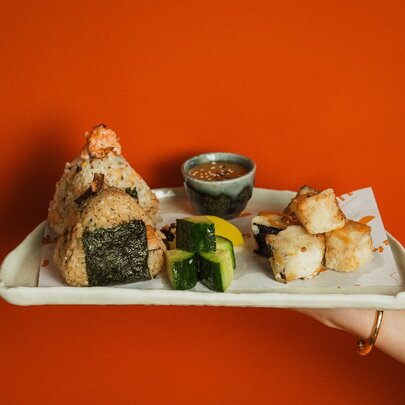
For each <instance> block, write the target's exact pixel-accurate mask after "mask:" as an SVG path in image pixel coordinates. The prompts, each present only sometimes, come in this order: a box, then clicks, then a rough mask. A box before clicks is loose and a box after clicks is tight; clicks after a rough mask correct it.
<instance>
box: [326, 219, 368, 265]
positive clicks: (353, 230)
mask: <svg viewBox="0 0 405 405" xmlns="http://www.w3.org/2000/svg"><path fill="white" fill-rule="evenodd" d="M325 243H326V253H325V261H326V267H328V268H329V269H333V270H337V271H344V272H349V271H356V270H357V269H358V268H359V267H361V266H364V265H365V264H367V263H369V262H370V261H371V260H372V259H373V245H372V240H371V228H370V227H369V226H368V225H366V224H362V223H360V222H356V221H351V220H349V221H347V222H346V225H345V226H344V227H343V228H340V229H337V230H334V231H331V232H328V233H326V234H325Z"/></svg>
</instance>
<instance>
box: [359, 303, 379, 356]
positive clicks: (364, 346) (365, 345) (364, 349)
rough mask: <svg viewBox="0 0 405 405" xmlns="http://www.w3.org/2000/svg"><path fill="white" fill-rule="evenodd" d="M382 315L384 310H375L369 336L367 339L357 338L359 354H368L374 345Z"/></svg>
mask: <svg viewBox="0 0 405 405" xmlns="http://www.w3.org/2000/svg"><path fill="white" fill-rule="evenodd" d="M383 315H384V311H376V312H375V318H374V323H373V329H372V330H371V335H370V337H369V338H368V340H367V341H364V340H363V339H359V340H358V341H357V348H358V351H359V354H360V355H362V356H365V355H366V354H369V353H370V352H371V349H372V348H373V346H374V345H375V342H376V340H377V337H378V333H379V332H380V327H381V323H382V320H383Z"/></svg>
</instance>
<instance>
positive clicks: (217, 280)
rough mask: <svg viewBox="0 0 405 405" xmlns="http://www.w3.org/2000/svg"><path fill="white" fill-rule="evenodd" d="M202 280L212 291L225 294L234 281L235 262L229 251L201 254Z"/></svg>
mask: <svg viewBox="0 0 405 405" xmlns="http://www.w3.org/2000/svg"><path fill="white" fill-rule="evenodd" d="M199 265H200V280H201V282H202V283H203V284H204V285H206V286H207V287H208V288H209V289H210V290H214V291H220V292H225V291H226V290H227V289H228V287H229V286H230V285H231V283H232V280H233V262H232V255H231V253H230V252H229V250H217V251H216V252H207V253H204V252H203V253H200V258H199Z"/></svg>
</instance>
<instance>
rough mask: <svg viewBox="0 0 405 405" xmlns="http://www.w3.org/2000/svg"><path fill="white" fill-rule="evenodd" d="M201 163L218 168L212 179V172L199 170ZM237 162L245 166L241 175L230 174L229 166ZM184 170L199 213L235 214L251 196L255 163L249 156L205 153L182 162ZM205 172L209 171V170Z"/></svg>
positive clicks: (185, 182)
mask: <svg viewBox="0 0 405 405" xmlns="http://www.w3.org/2000/svg"><path fill="white" fill-rule="evenodd" d="M214 162H215V163H214ZM228 163H229V165H228ZM202 165H203V166H205V167H206V168H207V167H208V169H207V170H209V169H210V167H211V168H216V169H217V170H216V172H217V174H213V175H214V176H218V177H217V178H216V179H215V180H213V179H212V178H211V180H209V179H208V178H209V177H210V176H207V175H204V174H202V175H200V174H199V172H198V173H196V171H197V169H198V168H200V167H202ZM218 166H220V167H223V168H224V171H222V172H219V171H218ZM238 166H240V167H241V168H242V170H241V172H242V173H241V174H240V175H239V176H238V177H235V178H228V176H227V175H226V173H230V172H232V173H233V170H232V168H231V169H229V167H233V168H235V167H236V168H238ZM235 170H236V169H235ZM181 171H182V173H183V176H184V188H185V191H186V194H187V196H188V198H189V200H190V202H191V205H192V207H193V209H194V211H195V212H196V213H197V214H199V215H215V216H218V217H221V218H224V219H231V218H235V217H237V216H238V215H239V214H240V213H241V212H242V211H243V210H244V208H245V207H246V204H247V203H248V201H249V200H250V198H251V197H252V192H253V187H254V179H255V174H256V164H255V162H254V161H253V160H251V159H249V158H248V157H246V156H243V155H239V154H236V153H229V152H210V153H203V154H201V155H197V156H193V157H191V158H190V159H188V160H186V161H185V162H184V163H183V164H182V166H181ZM205 173H206V174H207V171H205ZM219 173H220V174H221V175H220V174H219ZM211 177H212V176H211ZM229 177H232V176H229Z"/></svg>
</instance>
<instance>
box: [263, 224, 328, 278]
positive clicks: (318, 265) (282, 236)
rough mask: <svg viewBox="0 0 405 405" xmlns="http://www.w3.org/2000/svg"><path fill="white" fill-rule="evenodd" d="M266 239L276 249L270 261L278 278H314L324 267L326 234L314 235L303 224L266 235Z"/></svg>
mask: <svg viewBox="0 0 405 405" xmlns="http://www.w3.org/2000/svg"><path fill="white" fill-rule="evenodd" d="M266 242H267V243H268V245H269V247H270V248H271V251H272V252H273V257H270V258H269V263H270V266H271V269H272V270H273V274H274V277H275V279H276V280H277V281H280V282H282V283H288V282H290V281H293V280H296V279H299V278H302V279H307V278H312V277H314V276H316V275H317V274H318V273H319V272H320V271H321V270H323V257H324V252H325V243H324V237H323V235H311V234H309V233H307V232H306V231H305V229H304V228H303V227H302V226H299V225H292V226H289V227H288V228H286V229H285V230H283V231H280V232H279V233H278V234H277V235H267V236H266Z"/></svg>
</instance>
